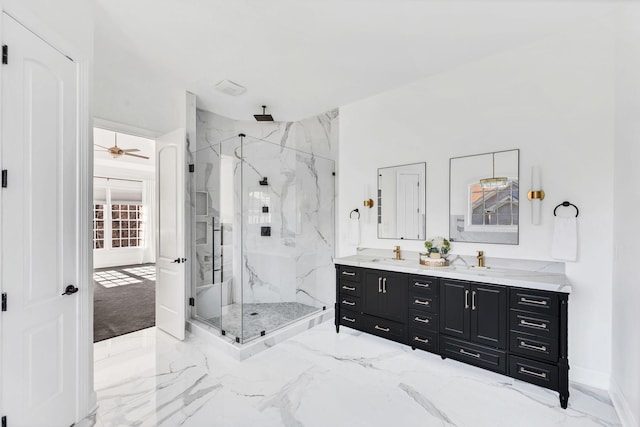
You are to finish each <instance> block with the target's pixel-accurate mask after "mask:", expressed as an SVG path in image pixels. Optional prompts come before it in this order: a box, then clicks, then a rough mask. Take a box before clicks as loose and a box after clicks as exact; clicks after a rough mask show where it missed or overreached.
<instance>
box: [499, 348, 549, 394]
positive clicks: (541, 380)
mask: <svg viewBox="0 0 640 427" xmlns="http://www.w3.org/2000/svg"><path fill="white" fill-rule="evenodd" d="M509 376H511V377H513V378H517V379H519V380H522V381H526V382H528V383H531V384H535V385H539V386H541V387H546V388H550V389H551V390H558V367H557V366H554V365H550V364H548V363H542V362H536V361H533V360H529V359H524V358H522V357H518V356H509Z"/></svg>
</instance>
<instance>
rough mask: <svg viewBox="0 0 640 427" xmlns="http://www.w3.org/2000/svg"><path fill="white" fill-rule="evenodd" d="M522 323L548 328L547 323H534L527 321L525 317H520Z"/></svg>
mask: <svg viewBox="0 0 640 427" xmlns="http://www.w3.org/2000/svg"><path fill="white" fill-rule="evenodd" d="M520 324H521V325H523V326H530V327H532V328H538V329H547V324H546V323H532V322H527V321H526V320H524V319H520Z"/></svg>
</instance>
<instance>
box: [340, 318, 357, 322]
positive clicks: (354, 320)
mask: <svg viewBox="0 0 640 427" xmlns="http://www.w3.org/2000/svg"><path fill="white" fill-rule="evenodd" d="M342 320H346V321H347V322H351V323H356V319H351V318H350V317H347V316H342Z"/></svg>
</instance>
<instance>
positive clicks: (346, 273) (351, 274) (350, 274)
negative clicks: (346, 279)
mask: <svg viewBox="0 0 640 427" xmlns="http://www.w3.org/2000/svg"><path fill="white" fill-rule="evenodd" d="M342 275H343V276H355V275H356V273H355V271H343V272H342Z"/></svg>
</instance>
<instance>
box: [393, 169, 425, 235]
mask: <svg viewBox="0 0 640 427" xmlns="http://www.w3.org/2000/svg"><path fill="white" fill-rule="evenodd" d="M419 185H420V175H419V174H417V173H416V174H413V173H400V174H398V203H397V206H398V213H397V217H396V218H397V219H398V220H397V223H398V236H399V237H401V238H404V239H418V238H420V218H421V212H420V192H419V189H420V187H419Z"/></svg>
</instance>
